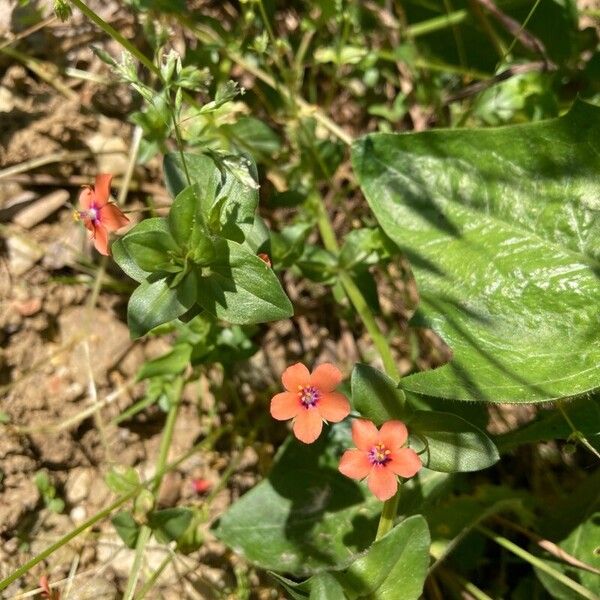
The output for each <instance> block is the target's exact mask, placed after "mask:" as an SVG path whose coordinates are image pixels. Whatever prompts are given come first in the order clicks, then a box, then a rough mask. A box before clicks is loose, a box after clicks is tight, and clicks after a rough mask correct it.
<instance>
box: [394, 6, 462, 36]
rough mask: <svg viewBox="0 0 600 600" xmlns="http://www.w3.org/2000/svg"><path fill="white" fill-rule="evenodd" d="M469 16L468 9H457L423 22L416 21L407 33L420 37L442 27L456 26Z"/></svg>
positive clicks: (408, 28)
mask: <svg viewBox="0 0 600 600" xmlns="http://www.w3.org/2000/svg"><path fill="white" fill-rule="evenodd" d="M468 16H469V13H468V12H467V11H466V10H456V11H454V12H451V13H448V14H445V15H440V16H439V17H434V18H433V19H428V20H427V21H422V22H421V23H415V24H414V25H410V26H409V27H407V29H406V33H407V34H408V36H409V37H419V36H420V35H427V34H429V33H433V32H434V31H439V30H440V29H446V28H447V27H454V26H455V25H458V24H459V23H462V22H463V21H465V20H466V19H467V18H468Z"/></svg>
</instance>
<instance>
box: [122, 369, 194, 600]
mask: <svg viewBox="0 0 600 600" xmlns="http://www.w3.org/2000/svg"><path fill="white" fill-rule="evenodd" d="M175 387H176V389H175V393H174V394H173V399H172V400H171V403H170V405H169V412H168V413H167V420H166V422H165V426H164V429H163V433H162V437H161V440H160V448H159V450H158V459H157V461H156V473H157V476H156V478H155V480H154V483H153V484H152V486H151V488H150V489H151V491H152V493H153V494H154V496H155V498H156V497H157V496H158V491H159V489H160V484H161V482H162V477H163V475H162V474H163V473H164V471H165V467H166V465H167V458H168V456H169V449H170V448H171V442H172V441H173V432H174V431H175V423H176V422H177V415H178V413H179V406H180V395H181V388H182V387H183V380H182V378H181V377H179V378H178V379H177V384H176V386H175ZM151 535H152V530H151V529H150V527H148V526H147V525H142V527H141V529H140V533H139V535H138V539H137V543H136V545H135V558H134V561H133V565H132V567H131V571H130V573H129V577H128V579H127V587H126V588H125V593H124V594H123V600H132V598H133V596H134V594H135V586H136V585H137V581H138V579H139V576H140V571H141V569H142V566H143V560H144V553H145V552H146V544H147V543H148V542H149V541H150V536H151Z"/></svg>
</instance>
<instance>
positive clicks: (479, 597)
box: [439, 569, 493, 600]
mask: <svg viewBox="0 0 600 600" xmlns="http://www.w3.org/2000/svg"><path fill="white" fill-rule="evenodd" d="M439 574H440V575H441V577H442V579H443V580H445V581H446V583H447V584H448V585H449V586H450V587H452V588H453V589H454V590H456V591H458V593H459V594H460V593H462V592H463V591H465V592H468V593H469V594H470V595H471V596H472V597H473V598H475V600H493V598H491V597H490V596H488V595H487V594H486V593H485V592H483V591H482V590H480V589H479V588H478V587H477V586H476V585H475V584H473V583H471V582H470V581H467V580H466V579H465V578H464V577H461V576H460V575H459V574H458V573H454V572H452V571H448V570H447V569H440V572H439Z"/></svg>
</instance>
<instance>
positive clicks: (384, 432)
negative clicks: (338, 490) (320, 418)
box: [339, 419, 422, 501]
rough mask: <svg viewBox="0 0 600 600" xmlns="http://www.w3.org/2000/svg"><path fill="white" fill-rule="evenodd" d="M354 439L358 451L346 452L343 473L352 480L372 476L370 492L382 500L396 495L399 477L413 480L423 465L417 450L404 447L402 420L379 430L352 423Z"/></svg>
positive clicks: (368, 424) (366, 423)
mask: <svg viewBox="0 0 600 600" xmlns="http://www.w3.org/2000/svg"><path fill="white" fill-rule="evenodd" d="M352 439H353V440H354V444H355V445H356V449H353V450H346V452H344V455H343V456H342V459H341V460H340V466H339V470H340V473H343V474H344V475H346V477H351V478H352V479H364V478H365V477H368V478H369V479H368V485H369V489H370V490H371V491H372V492H373V494H375V496H377V498H379V500H383V501H385V500H388V499H389V498H391V497H392V496H393V495H394V494H395V493H396V491H397V490H398V478H397V475H400V477H412V476H413V475H415V474H416V473H417V471H418V470H419V469H420V468H421V466H422V465H421V459H420V458H419V455H418V454H417V453H416V452H415V451H414V450H411V449H410V448H403V447H402V446H404V444H405V443H406V440H407V439H408V431H407V429H406V425H405V424H404V423H402V421H388V422H387V423H384V424H383V425H382V426H381V429H380V430H379V431H378V430H377V427H375V425H374V424H373V423H372V422H371V421H367V420H365V419H357V420H356V421H354V423H352Z"/></svg>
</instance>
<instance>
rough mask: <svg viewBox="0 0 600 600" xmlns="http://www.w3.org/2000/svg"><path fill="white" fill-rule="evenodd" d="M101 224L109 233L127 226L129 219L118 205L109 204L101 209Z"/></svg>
mask: <svg viewBox="0 0 600 600" xmlns="http://www.w3.org/2000/svg"><path fill="white" fill-rule="evenodd" d="M100 223H102V225H104V227H106V229H107V231H116V230H117V229H121V227H124V226H125V225H127V223H129V219H128V218H127V217H126V216H125V215H124V214H123V211H122V210H121V209H120V208H119V207H118V206H117V205H116V204H113V203H112V202H109V203H108V204H106V205H105V206H103V207H102V208H101V209H100Z"/></svg>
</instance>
